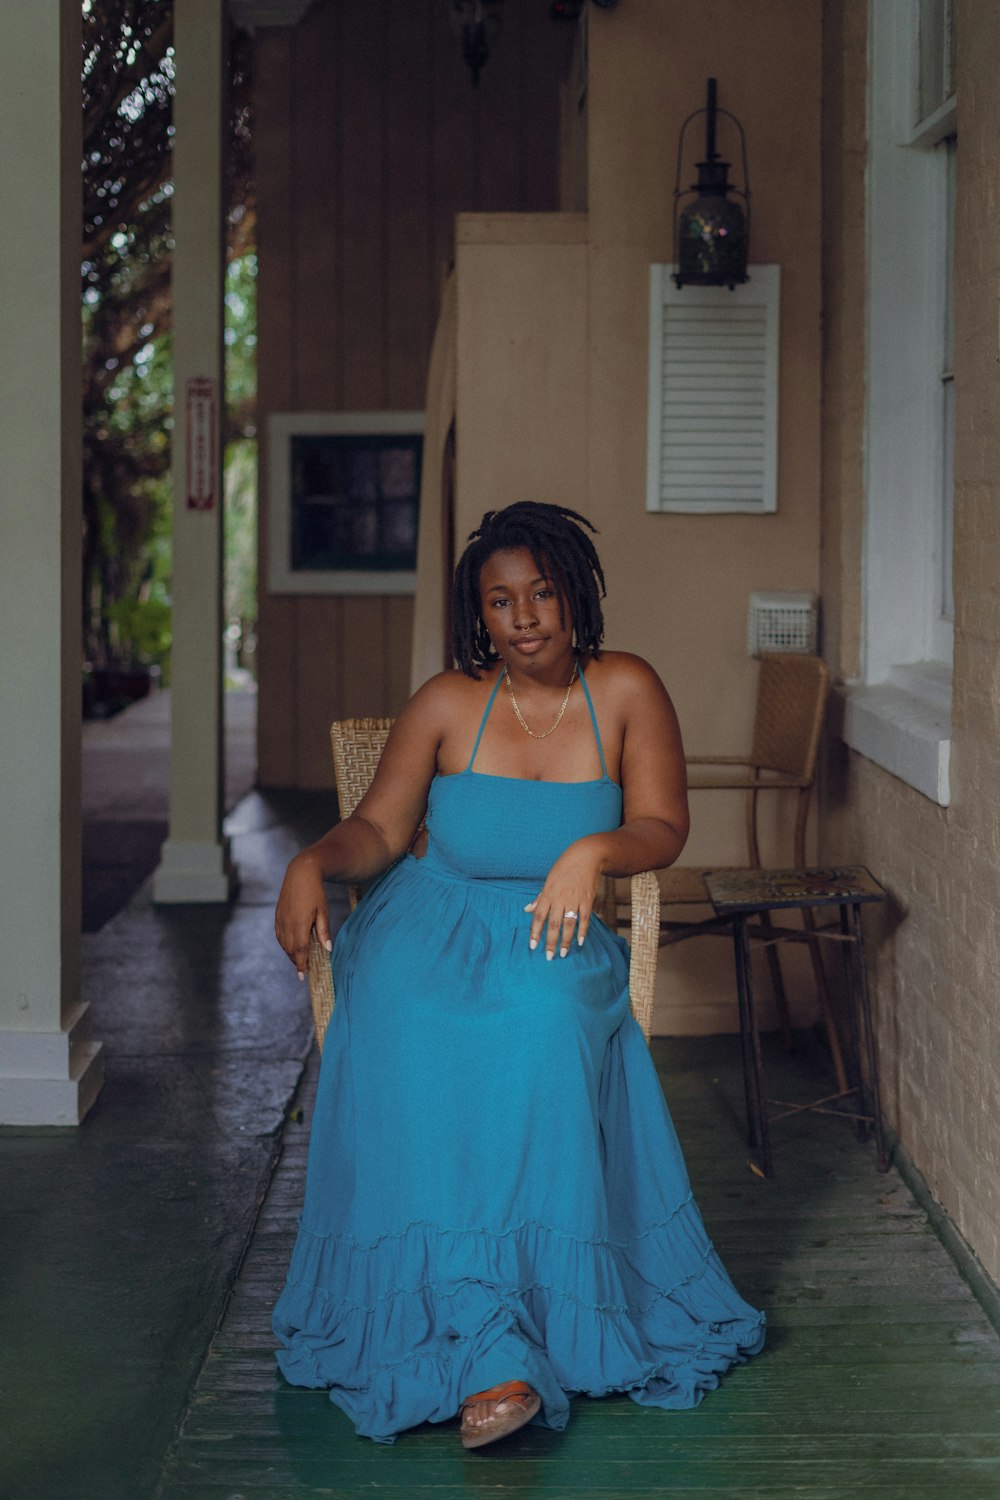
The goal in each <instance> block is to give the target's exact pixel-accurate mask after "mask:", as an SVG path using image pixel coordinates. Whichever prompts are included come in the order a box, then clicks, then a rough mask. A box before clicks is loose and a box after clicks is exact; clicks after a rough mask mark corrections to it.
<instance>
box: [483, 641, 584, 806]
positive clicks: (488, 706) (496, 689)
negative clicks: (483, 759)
mask: <svg viewBox="0 0 1000 1500" xmlns="http://www.w3.org/2000/svg"><path fill="white" fill-rule="evenodd" d="M579 676H580V681H581V682H582V683H583V696H584V697H585V698H586V700H587V708H588V709H589V711H590V722H591V724H593V726H594V739H595V740H596V741H597V753H598V755H599V756H600V757H601V770H602V772H603V773H604V775H605V776H607V775H608V768H607V764H606V763H605V760H604V746H603V745H602V744H601V731H600V730H599V729H598V727H597V715H596V714H595V712H594V704H593V700H592V699H591V696H590V688H589V687H588V686H587V678H586V674H585V673H584V670H583V668H582V667H581V668H580V669H579ZM501 682H503V673H502V672H499V673H498V674H497V680H496V682H495V683H494V684H493V691H492V693H491V694H490V696H489V699H488V700H487V703H486V708H485V709H484V710H483V717H482V718H481V719H480V721H479V733H478V734H477V735H476V743H475V744H474V745H473V747H472V754H471V755H470V756H469V764H468V765H467V766H466V768H465V769H466V770H467V771H471V770H472V762H473V761H474V760H475V758H476V752H477V751H478V749H479V741H480V740H481V739H482V737H483V730H484V729H485V728H486V720H487V719H488V718H489V716H490V709H491V708H492V707H493V699H494V698H495V697H496V695H497V693H498V692H499V690H500V684H501ZM609 779H610V778H609Z"/></svg>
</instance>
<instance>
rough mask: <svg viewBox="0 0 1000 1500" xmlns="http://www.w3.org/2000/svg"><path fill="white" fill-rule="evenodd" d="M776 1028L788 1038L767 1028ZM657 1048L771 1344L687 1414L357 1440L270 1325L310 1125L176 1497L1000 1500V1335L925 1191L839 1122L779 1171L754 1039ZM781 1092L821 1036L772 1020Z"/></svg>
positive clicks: (193, 1427)
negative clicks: (749, 1140) (787, 1050)
mask: <svg viewBox="0 0 1000 1500" xmlns="http://www.w3.org/2000/svg"><path fill="white" fill-rule="evenodd" d="M768 1043H770V1045H768ZM654 1055H655V1057H656V1060H657V1064H658V1067H659V1069H660V1074H661V1078H662V1079H663V1082H664V1086H665V1089H666V1092H667V1097H668V1099H669V1100H670V1104H671V1109H672V1112H673V1115H674V1119H675V1122H676V1124H677V1128H678V1132H679V1134H680V1137H681V1141H682V1143H683V1146H684V1149H685V1152H686V1155H687V1159H688V1165H689V1168H690V1172H691V1177H692V1181H693V1184H694V1188H695V1192H696V1195H697V1197H698V1199H699V1202H700V1204H701V1208H702V1212H703V1214H704V1217H705V1220H706V1223H707V1224H708V1227H709V1232H710V1233H711V1234H712V1236H713V1238H714V1240H715V1243H716V1245H717V1247H718V1249H719V1251H720V1253H721V1254H722V1256H723V1258H724V1260H725V1261H726V1263H727V1265H728V1267H729V1270H730V1272H731V1274H732V1276H733V1279H734V1280H735V1281H736V1283H737V1285H738V1286H739V1288H740V1289H741V1291H742V1292H743V1293H744V1295H745V1296H746V1297H748V1299H749V1300H750V1301H751V1302H753V1303H755V1304H757V1305H759V1306H763V1307H765V1308H766V1309H767V1311H768V1315H769V1325H770V1333H769V1343H768V1348H767V1351H766V1352H765V1353H764V1354H763V1355H761V1356H760V1357H758V1358H757V1359H756V1360H755V1361H753V1362H752V1363H751V1364H749V1365H746V1366H744V1367H742V1368H740V1369H737V1370H735V1371H733V1372H732V1373H731V1374H730V1375H729V1376H728V1377H727V1379H726V1380H725V1381H724V1382H723V1385H722V1386H721V1387H720V1389H719V1390H718V1391H715V1392H713V1393H711V1394H710V1395H708V1396H707V1397H706V1399H705V1400H704V1402H703V1403H702V1405H701V1406H699V1407H698V1408H696V1409H695V1410H694V1411H691V1412H681V1413H671V1412H660V1411H653V1410H644V1409H640V1408H639V1407H637V1406H635V1405H633V1404H632V1403H631V1402H630V1401H628V1400H627V1399H617V1398H615V1399H611V1398H609V1399H605V1400H602V1401H589V1400H578V1401H577V1402H576V1403H575V1404H574V1411H573V1417H572V1420H571V1423H570V1426H569V1429H568V1430H567V1431H566V1432H565V1433H559V1434H557V1433H551V1432H548V1431H545V1430H542V1429H536V1428H527V1429H525V1430H524V1431H523V1432H521V1433H519V1434H517V1435H516V1436H514V1437H512V1438H510V1439H508V1440H507V1441H506V1442H505V1443H503V1444H501V1445H499V1446H498V1447H496V1448H487V1449H485V1450H483V1451H481V1452H479V1453H465V1452H464V1451H463V1450H462V1448H461V1446H460V1444H459V1441H458V1436H457V1424H455V1423H449V1424H445V1425H443V1426H439V1427H426V1428H421V1429H419V1430H418V1431H416V1432H414V1433H411V1434H407V1435H406V1436H404V1437H403V1438H401V1439H400V1440H399V1442H398V1443H397V1444H396V1445H395V1446H394V1447H385V1446H380V1445H377V1444H374V1443H371V1442H369V1441H367V1440H366V1439H363V1438H357V1437H355V1436H354V1434H353V1431H352V1429H351V1427H350V1424H349V1423H348V1421H347V1419H346V1418H345V1417H344V1416H343V1415H342V1414H341V1413H340V1412H339V1411H338V1410H337V1409H336V1408H335V1407H334V1406H332V1405H331V1404H330V1402H329V1401H328V1400H327V1397H326V1395H325V1393H323V1392H314V1391H304V1390H297V1389H293V1388H292V1387H290V1386H287V1385H286V1384H285V1383H284V1382H283V1381H282V1380H281V1378H280V1376H279V1375H278V1374H277V1371H276V1368H275V1365H274V1358H273V1353H272V1339H271V1335H270V1331H269V1315H270V1308H271V1305H272V1303H273V1301H274V1298H275V1296H276V1293H277V1291H278V1289H279V1287H280V1284H281V1280H282V1277H283V1274H284V1270H285V1267H286V1264H287V1260H288V1255H289V1252H290V1250H291V1244H292V1239H293V1235H294V1228H295V1219H296V1214H297V1212H298V1208H299V1205H300V1201H301V1195H302V1180H303V1173H304V1166H305V1151H306V1141H307V1130H308V1118H309V1111H310V1108H311V1099H312V1090H313V1088H314V1075H315V1059H314V1061H313V1064H312V1066H311V1067H310V1070H309V1074H308V1075H307V1078H306V1081H305V1083H304V1085H303V1089H302V1093H301V1097H300V1101H299V1102H300V1103H302V1104H303V1105H304V1107H305V1115H306V1119H305V1123H303V1124H296V1123H291V1124H289V1125H288V1126H287V1128H286V1134H285V1149H284V1153H283V1156H282V1160H281V1164H280V1166H279V1168H278V1171H277V1174H276V1176H275V1178H274V1180H273V1183H272V1187H271V1191H270V1194H269V1196H268V1198H267V1200H266V1202H265V1204H264V1207H263V1210H262V1214H261V1217H260V1220H259V1223H258V1226H257V1229H256V1232H255V1235H254V1238H253V1241H252V1243H251V1246H250V1250H249V1252H248V1255H247V1257H246V1260H245V1262H244V1265H243V1268H242V1272H241V1275H240V1278H239V1280H238V1282H237V1284H236V1287H235V1291H234V1295H233V1297H232V1300H231V1302H230V1305H229V1309H228V1312H227V1314H226V1316H225V1319H224V1322H223V1324H222V1326H221V1328H220V1329H219V1332H218V1334H217V1336H216V1338H215V1340H214V1342H213V1344H212V1347H211V1350H210V1352H209V1355H208V1358H207V1361H206V1363H205V1366H204V1369H203V1371H202V1374H201V1377H200V1379H199V1381H198V1384H197V1387H196V1389H195V1391H194V1394H193V1398H192V1401H191V1404H190V1407H189V1410H188V1413H187V1416H186V1420H185V1422H184V1425H183V1428H182V1430H181V1434H180V1437H179V1440H178V1442H177V1444H176V1447H175V1449H174V1452H173V1454H172V1456H171V1458H170V1460H169V1462H168V1464H167V1469H166V1472H165V1475H164V1478H163V1481H162V1485H161V1489H160V1492H159V1493H160V1500H193V1497H198V1500H293V1497H309V1496H334V1497H336V1500H353V1497H361V1496H368V1495H378V1496H391V1497H395V1500H403V1497H420V1496H435V1497H436V1496H441V1497H444V1500H448V1497H456V1500H457V1497H459V1496H466V1495H469V1496H473V1495H480V1494H481V1495H486V1496H491V1495H519V1496H525V1497H527V1496H536V1495H537V1496H546V1497H552V1500H612V1497H628V1500H649V1497H652V1496H674V1497H677V1500H685V1497H691V1500H693V1497H695V1496H704V1495H707V1494H713V1495H723V1496H756V1497H766V1500H792V1497H798V1500H802V1497H806V1500H857V1497H859V1496H861V1497H872V1500H875V1497H878V1500H945V1497H947V1500H955V1497H961V1500H986V1497H990V1500H997V1497H1000V1339H998V1337H997V1334H996V1333H995V1332H994V1330H993V1328H992V1326H991V1324H990V1323H989V1321H988V1320H987V1318H986V1316H985V1314H984V1313H983V1311H982V1309H981V1308H980V1305H979V1304H978V1302H977V1301H976V1300H975V1299H974V1297H973V1296H972V1293H971V1292H970V1291H969V1290H968V1288H967V1286H966V1284H965V1282H964V1281H963V1280H962V1279H961V1277H960V1276H959V1274H958V1272H957V1271H956V1269H955V1267H954V1264H953V1262H952V1261H951V1259H950V1258H949V1257H948V1255H947V1254H946V1252H945V1251H944V1249H943V1248H942V1246H941V1244H940V1242H939V1241H938V1240H937V1238H936V1237H935V1235H934V1234H933V1232H932V1230H931V1229H930V1227H929V1225H928V1223H927V1220H926V1218H925V1216H924V1214H923V1213H922V1211H921V1210H920V1209H919V1207H918V1206H917V1205H916V1203H915V1202H914V1200H913V1198H912V1196H911V1195H910V1193H909V1191H908V1189H907V1188H906V1186H905V1185H904V1183H903V1182H902V1180H901V1179H900V1177H899V1176H898V1175H897V1174H896V1172H895V1171H890V1172H889V1173H888V1174H887V1175H885V1176H880V1175H879V1174H878V1173H877V1172H876V1170H875V1164H874V1150H873V1147H872V1146H871V1145H870V1144H868V1145H864V1146H862V1145H859V1144H858V1142H857V1141H856V1139H855V1138H854V1135H853V1133H852V1132H851V1130H850V1128H849V1127H848V1126H847V1125H846V1124H845V1123H843V1122H840V1121H836V1120H830V1119H829V1118H823V1117H819V1116H816V1115H812V1116H799V1117H798V1118H797V1119H796V1120H795V1121H794V1122H792V1121H789V1122H787V1123H783V1124H781V1125H778V1126H776V1127H775V1132H774V1133H775V1156H776V1162H777V1176H776V1179H775V1180H774V1181H771V1182H766V1181H763V1180H762V1179H760V1178H759V1177H757V1176H755V1175H754V1174H753V1173H752V1172H751V1171H750V1169H749V1165H748V1161H747V1153H746V1150H745V1148H743V1147H742V1146H741V1126H740V1118H739V1103H740V1098H741V1092H740V1074H739V1058H738V1045H737V1042H736V1039H735V1038H731V1037H715V1038H698V1039H687V1040H684V1041H676V1040H667V1039H661V1040H658V1041H657V1042H655V1043H654ZM765 1065H766V1069H767V1075H768V1082H769V1086H770V1091H771V1092H772V1093H774V1094H775V1095H776V1096H778V1097H781V1098H794V1097H798V1098H805V1097H815V1094H816V1093H818V1092H819V1091H820V1087H821V1086H822V1083H823V1082H824V1079H825V1073H824V1070H823V1060H822V1054H821V1053H819V1052H818V1051H816V1050H814V1049H812V1047H811V1044H810V1042H809V1040H808V1038H807V1039H805V1040H804V1042H803V1044H802V1045H801V1046H800V1051H799V1053H798V1054H797V1055H796V1057H795V1058H794V1060H793V1061H790V1060H789V1059H787V1058H786V1057H785V1056H784V1054H783V1053H782V1052H781V1051H780V1049H779V1047H778V1045H777V1043H776V1042H774V1041H772V1040H771V1039H770V1038H768V1039H765Z"/></svg>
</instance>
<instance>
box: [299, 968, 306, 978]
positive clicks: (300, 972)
mask: <svg viewBox="0 0 1000 1500" xmlns="http://www.w3.org/2000/svg"><path fill="white" fill-rule="evenodd" d="M305 977H306V976H305V975H304V974H303V972H302V970H301V969H300V970H299V978H300V979H305Z"/></svg>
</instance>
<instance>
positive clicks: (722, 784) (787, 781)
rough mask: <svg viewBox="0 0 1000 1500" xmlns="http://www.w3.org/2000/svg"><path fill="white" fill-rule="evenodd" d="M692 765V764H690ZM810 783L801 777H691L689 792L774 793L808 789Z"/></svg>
mask: <svg viewBox="0 0 1000 1500" xmlns="http://www.w3.org/2000/svg"><path fill="white" fill-rule="evenodd" d="M689 764H690V762H689ZM808 785H809V782H808V781H803V780H802V778H801V777H799V776H783V775H781V774H780V773H776V774H775V775H773V776H727V775H721V776H707V777H705V778H704V779H702V778H701V777H697V778H696V777H693V776H692V777H689V779H688V791H689V792H741V791H742V792H753V791H757V792H774V791H787V790H788V788H789V787H800V788H801V787H807V786H808Z"/></svg>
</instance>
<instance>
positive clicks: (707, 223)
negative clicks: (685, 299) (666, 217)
mask: <svg viewBox="0 0 1000 1500" xmlns="http://www.w3.org/2000/svg"><path fill="white" fill-rule="evenodd" d="M699 115H704V116H705V160H704V161H700V162H698V163H697V166H698V181H697V183H695V184H694V185H692V186H691V187H688V188H683V189H682V188H681V185H680V184H681V171H682V170H683V164H684V134H685V131H686V130H687V128H688V126H689V125H690V124H691V121H692V120H695V119H697V118H698V117H699ZM718 115H725V117H726V119H727V120H732V122H733V124H734V125H735V126H736V129H737V130H738V131H739V133H740V146H741V149H742V155H743V186H742V188H739V187H733V186H731V185H730V182H729V162H727V161H722V160H721V159H720V156H719V153H718V151H717V150H716V149H715V126H716V118H717V116H718ZM692 193H693V194H694V195H695V196H694V198H690V197H689V196H688V195H689V194H692ZM740 198H742V200H743V203H744V204H745V205H746V213H745V214H744V211H743V208H742V207H741V205H740V203H739V202H738V201H736V200H737V199H740ZM682 200H685V201H683V202H682ZM749 248H750V179H749V177H748V175H747V143H746V136H745V135H744V134H743V126H742V125H741V124H740V122H739V120H737V118H736V116H735V115H731V114H730V113H729V111H728V110H726V109H718V108H717V106H716V102H715V79H714V78H710V79H709V80H708V101H707V104H706V106H705V108H704V109H696V110H695V112H694V114H691V115H688V117H687V119H686V120H685V121H684V124H683V125H682V126H681V135H680V140H679V141H678V143H677V175H676V177H675V179H674V264H675V266H676V267H677V269H676V271H675V272H674V281H676V283H677V285H678V286H679V287H681V286H687V285H691V286H728V287H729V289H730V291H731V290H732V288H733V287H734V286H736V284H737V283H738V282H744V281H747V280H748V279H749V278H748V277H747V256H748V253H749Z"/></svg>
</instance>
